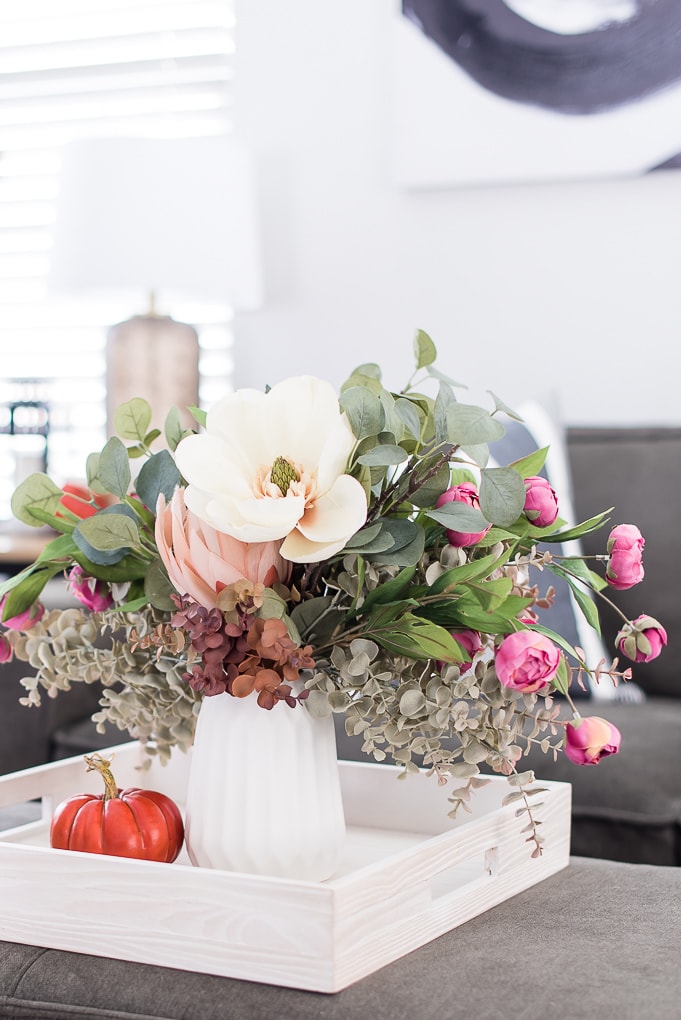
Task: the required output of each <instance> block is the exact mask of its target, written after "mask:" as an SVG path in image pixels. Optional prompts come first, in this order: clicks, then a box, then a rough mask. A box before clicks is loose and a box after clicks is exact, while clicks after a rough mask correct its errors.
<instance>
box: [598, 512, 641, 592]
mask: <svg viewBox="0 0 681 1020" xmlns="http://www.w3.org/2000/svg"><path fill="white" fill-rule="evenodd" d="M644 545H645V541H644V538H643V535H642V534H641V532H640V531H639V530H638V528H637V527H636V525H635V524H618V525H617V527H615V528H613V529H612V531H611V532H610V537H609V538H608V553H609V555H610V559H609V560H608V566H607V569H606V571H605V577H606V580H607V582H608V584H609V585H610V586H611V587H612V588H617V589H618V591H623V590H624V589H625V588H633V586H634V585H635V584H638V583H639V581H642V580H643V576H644V570H643V546H644Z"/></svg>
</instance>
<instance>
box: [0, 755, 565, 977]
mask: <svg viewBox="0 0 681 1020" xmlns="http://www.w3.org/2000/svg"><path fill="white" fill-rule="evenodd" d="M104 753H105V754H109V753H114V755H115V757H114V771H115V775H116V779H117V781H118V784H119V786H120V787H128V786H142V787H147V788H150V789H155V790H160V791H162V792H164V793H166V794H168V795H169V796H171V797H173V798H174V799H175V800H176V801H177V802H178V804H180V806H181V807H182V806H183V802H184V797H185V790H186V782H187V771H188V761H187V758H186V756H184V755H178V756H177V758H176V759H175V758H174V759H173V761H172V762H171V763H170V764H169V765H168V766H165V767H162V766H161V765H159V764H158V763H154V764H153V765H152V768H151V769H149V770H147V771H141V770H140V767H139V766H140V764H141V762H142V760H143V752H142V749H141V748H140V746H139V744H137V743H135V742H133V743H127V744H122V745H120V746H118V747H115V748H112V749H110V751H108V752H104ZM340 769H341V781H342V788H343V803H344V807H345V815H346V822H347V827H348V831H347V838H346V845H345V853H344V858H343V862H342V865H341V867H340V868H339V870H338V872H337V873H336V874H334V875H333V876H332V877H331V878H330V879H329V880H328V881H326V882H321V883H315V882H301V881H293V880H287V879H280V878H269V877H264V876H259V875H245V874H240V873H237V872H227V871H217V870H210V869H204V868H194V867H192V865H191V863H190V862H189V859H188V857H187V856H186V851H184V850H183V852H182V854H181V855H180V857H179V858H178V860H177V861H176V862H175V863H174V864H157V863H154V862H149V861H136V860H130V859H126V858H122V857H108V856H103V855H98V854H84V853H77V852H72V851H67V850H53V849H51V848H50V846H49V823H50V818H51V816H52V812H53V810H54V808H55V807H56V805H57V804H58V803H59V802H60V801H61V800H63V799H65V798H66V797H69V796H72V795H74V794H76V793H82V792H92V793H99V792H101V779H100V778H99V777H98V776H97V775H94V774H88V773H86V772H85V767H84V763H83V759H82V757H80V756H79V757H76V758H68V759H65V760H64V761H60V762H55V763H53V764H49V765H42V766H39V767H38V768H33V769H27V770H25V771H24V772H16V773H13V774H11V775H8V776H3V777H0V808H2V807H5V806H10V805H14V804H22V803H25V802H27V801H34V800H40V801H41V803H42V817H41V818H40V819H39V820H38V821H34V822H30V823H28V824H24V825H20V826H18V827H16V828H13V829H8V830H5V831H4V832H0V938H3V939H5V940H8V941H14V942H23V943H27V944H29V945H38V946H47V947H51V948H56V949H67V950H71V951H74V952H80V953H89V954H92V955H95V956H106V957H113V958H117V959H123V960H132V961H136V962H139V963H152V964H159V965H161V966H165V967H174V968H178V969H180V970H191V971H197V972H200V973H207V974H219V975H224V976H226V977H233V978H241V979H245V980H250V981H260V982H265V983H267V984H277V985H282V986H288V987H294V988H300V989H307V990H311V991H319V992H336V991H339V990H340V989H342V988H346V987H347V986H348V985H350V984H352V983H353V982H355V981H358V980H359V979H360V978H363V977H366V975H368V974H371V973H373V972H374V971H375V970H378V969H379V968H380V967H383V966H385V965H386V964H388V963H391V962H392V961H394V960H396V959H398V958H399V957H400V956H403V955H404V954H406V953H409V952H411V951H412V950H413V949H416V948H418V947H419V946H422V945H424V944H425V943H426V942H429V941H430V940H431V939H434V938H437V936H439V935H441V934H443V933H444V932H446V931H449V930H450V929H452V928H455V927H457V926H458V925H460V924H463V923H464V922H465V921H467V920H469V919H470V918H472V917H475V916H477V915H478V914H481V913H483V912H484V911H486V910H488V909H489V908H490V907H493V906H495V904H497V903H501V902H502V901H503V900H505V899H508V898H509V897H510V896H514V895H515V894H516V893H519V892H521V891H522V890H523V889H526V888H528V887H529V886H531V885H534V884H536V883H537V882H541V881H542V880H543V879H545V878H547V877H548V876H549V875H552V874H554V873H555V872H556V871H559V870H560V869H561V868H564V867H566V866H567V863H568V857H569V841H570V792H571V789H570V786H569V784H567V783H556V782H546V783H544V782H541V783H539V784H538V785H541V787H543V788H545V792H543V793H542V794H541V795H537V796H535V797H533V798H532V806H533V811H534V813H535V816H536V817H537V819H539V820H540V821H541V823H542V824H541V833H542V835H543V837H544V840H545V843H544V852H543V854H542V856H541V857H539V858H535V859H533V858H532V857H531V856H530V854H531V850H532V844H530V843H527V842H526V839H527V833H523V832H522V831H521V830H522V829H523V828H524V827H525V820H524V819H523V818H520V817H517V816H516V811H517V809H518V804H511V805H507V806H502V801H503V800H504V798H505V797H506V796H507V795H508V793H509V792H510V791H511V787H509V785H508V783H507V782H506V780H505V779H503V778H500V777H494V778H493V779H492V780H491V782H490V783H489V785H488V786H485V787H483V788H482V789H480V790H478V791H476V793H475V795H474V797H473V799H472V802H471V809H472V813H471V814H465V813H461V815H460V817H458V818H457V819H456V821H455V822H452V821H451V819H449V818H448V817H447V811H448V809H449V805H448V801H447V787H441V786H439V785H438V783H437V781H436V779H435V778H434V777H430V776H427V775H426V774H425V773H422V774H419V775H415V776H409V777H407V778H405V779H403V780H398V778H397V777H398V775H399V773H400V770H399V769H398V768H396V767H393V766H389V765H378V764H374V763H372V762H366V763H364V762H362V763H357V762H341V763H340Z"/></svg>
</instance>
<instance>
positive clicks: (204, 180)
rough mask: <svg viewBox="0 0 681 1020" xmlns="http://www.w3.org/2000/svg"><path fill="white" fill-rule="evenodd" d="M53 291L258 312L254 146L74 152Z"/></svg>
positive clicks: (138, 143) (164, 143)
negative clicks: (216, 305)
mask: <svg viewBox="0 0 681 1020" xmlns="http://www.w3.org/2000/svg"><path fill="white" fill-rule="evenodd" d="M50 289H51V291H52V292H53V293H55V292H56V293H67V294H76V293H80V294H83V293H85V292H90V293H98V294H99V295H102V294H104V293H105V292H107V291H111V290H115V291H116V292H117V293H118V296H119V297H122V296H123V295H128V297H129V300H134V301H141V300H145V301H146V300H147V299H148V296H149V293H150V292H153V293H154V294H156V295H158V296H159V297H160V298H161V300H163V301H168V300H180V301H183V300H190V301H195V300H201V301H203V300H205V301H207V302H211V303H213V302H215V303H219V304H225V305H231V306H232V307H234V308H238V309H253V308H257V307H259V306H260V304H261V302H262V281H261V272H260V250H259V237H258V227H257V215H256V197H255V185H254V179H253V171H252V166H251V160H250V157H249V153H248V151H247V149H246V148H245V146H244V145H243V144H242V143H240V142H239V141H238V140H237V139H234V138H231V137H210V138H192V139H147V138H125V139H122V138H91V139H83V140H79V141H74V142H71V143H69V144H68V145H67V146H66V147H65V150H64V160H63V167H62V173H61V178H60V192H59V199H58V203H57V221H56V225H55V234H54V248H53V252H52V264H51V272H50ZM138 307H139V306H138Z"/></svg>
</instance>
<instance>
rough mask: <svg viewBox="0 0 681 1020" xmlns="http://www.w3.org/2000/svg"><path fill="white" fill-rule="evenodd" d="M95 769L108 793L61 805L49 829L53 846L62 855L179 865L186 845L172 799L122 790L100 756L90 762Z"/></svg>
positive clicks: (80, 796) (84, 795) (83, 796)
mask: <svg viewBox="0 0 681 1020" xmlns="http://www.w3.org/2000/svg"><path fill="white" fill-rule="evenodd" d="M85 761H86V762H87V765H88V769H87V771H88V772H91V771H92V770H93V769H96V770H97V771H98V772H99V773H100V775H101V776H102V779H103V780H104V792H103V793H100V794H91V793H81V794H77V795H76V796H74V797H69V798H68V800H65V801H62V803H61V804H60V805H59V806H58V808H57V810H56V811H55V813H54V817H53V819H52V824H51V826H50V845H51V846H53V847H54V848H55V849H57V850H82V851H84V852H85V853H91V854H110V855H112V856H114V857H135V858H137V859H138V860H143V861H164V862H168V863H170V862H171V861H174V860H175V858H176V857H177V855H178V854H179V852H180V850H181V849H182V842H183V840H184V824H183V822H182V815H181V814H180V810H179V808H178V806H177V804H175V802H174V801H173V800H171V799H170V797H166V795H165V794H163V793H158V792H156V791H154V790H141V789H138V788H137V787H130V788H129V789H127V790H119V789H118V787H117V785H116V780H115V779H114V776H113V773H112V771H111V768H110V765H111V762H110V761H107V760H106V758H102V756H101V755H99V754H93V755H90V756H86V757H85Z"/></svg>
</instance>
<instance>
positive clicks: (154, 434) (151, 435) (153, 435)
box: [144, 429, 161, 447]
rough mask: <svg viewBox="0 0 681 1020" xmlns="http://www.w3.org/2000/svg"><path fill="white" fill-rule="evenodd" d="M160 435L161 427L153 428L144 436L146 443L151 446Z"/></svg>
mask: <svg viewBox="0 0 681 1020" xmlns="http://www.w3.org/2000/svg"><path fill="white" fill-rule="evenodd" d="M160 435H161V430H160V429H152V430H151V432H147V434H146V436H145V437H144V445H145V446H147V447H149V446H151V444H152V443H153V442H155V441H156V440H157V439H158V437H159V436H160Z"/></svg>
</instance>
